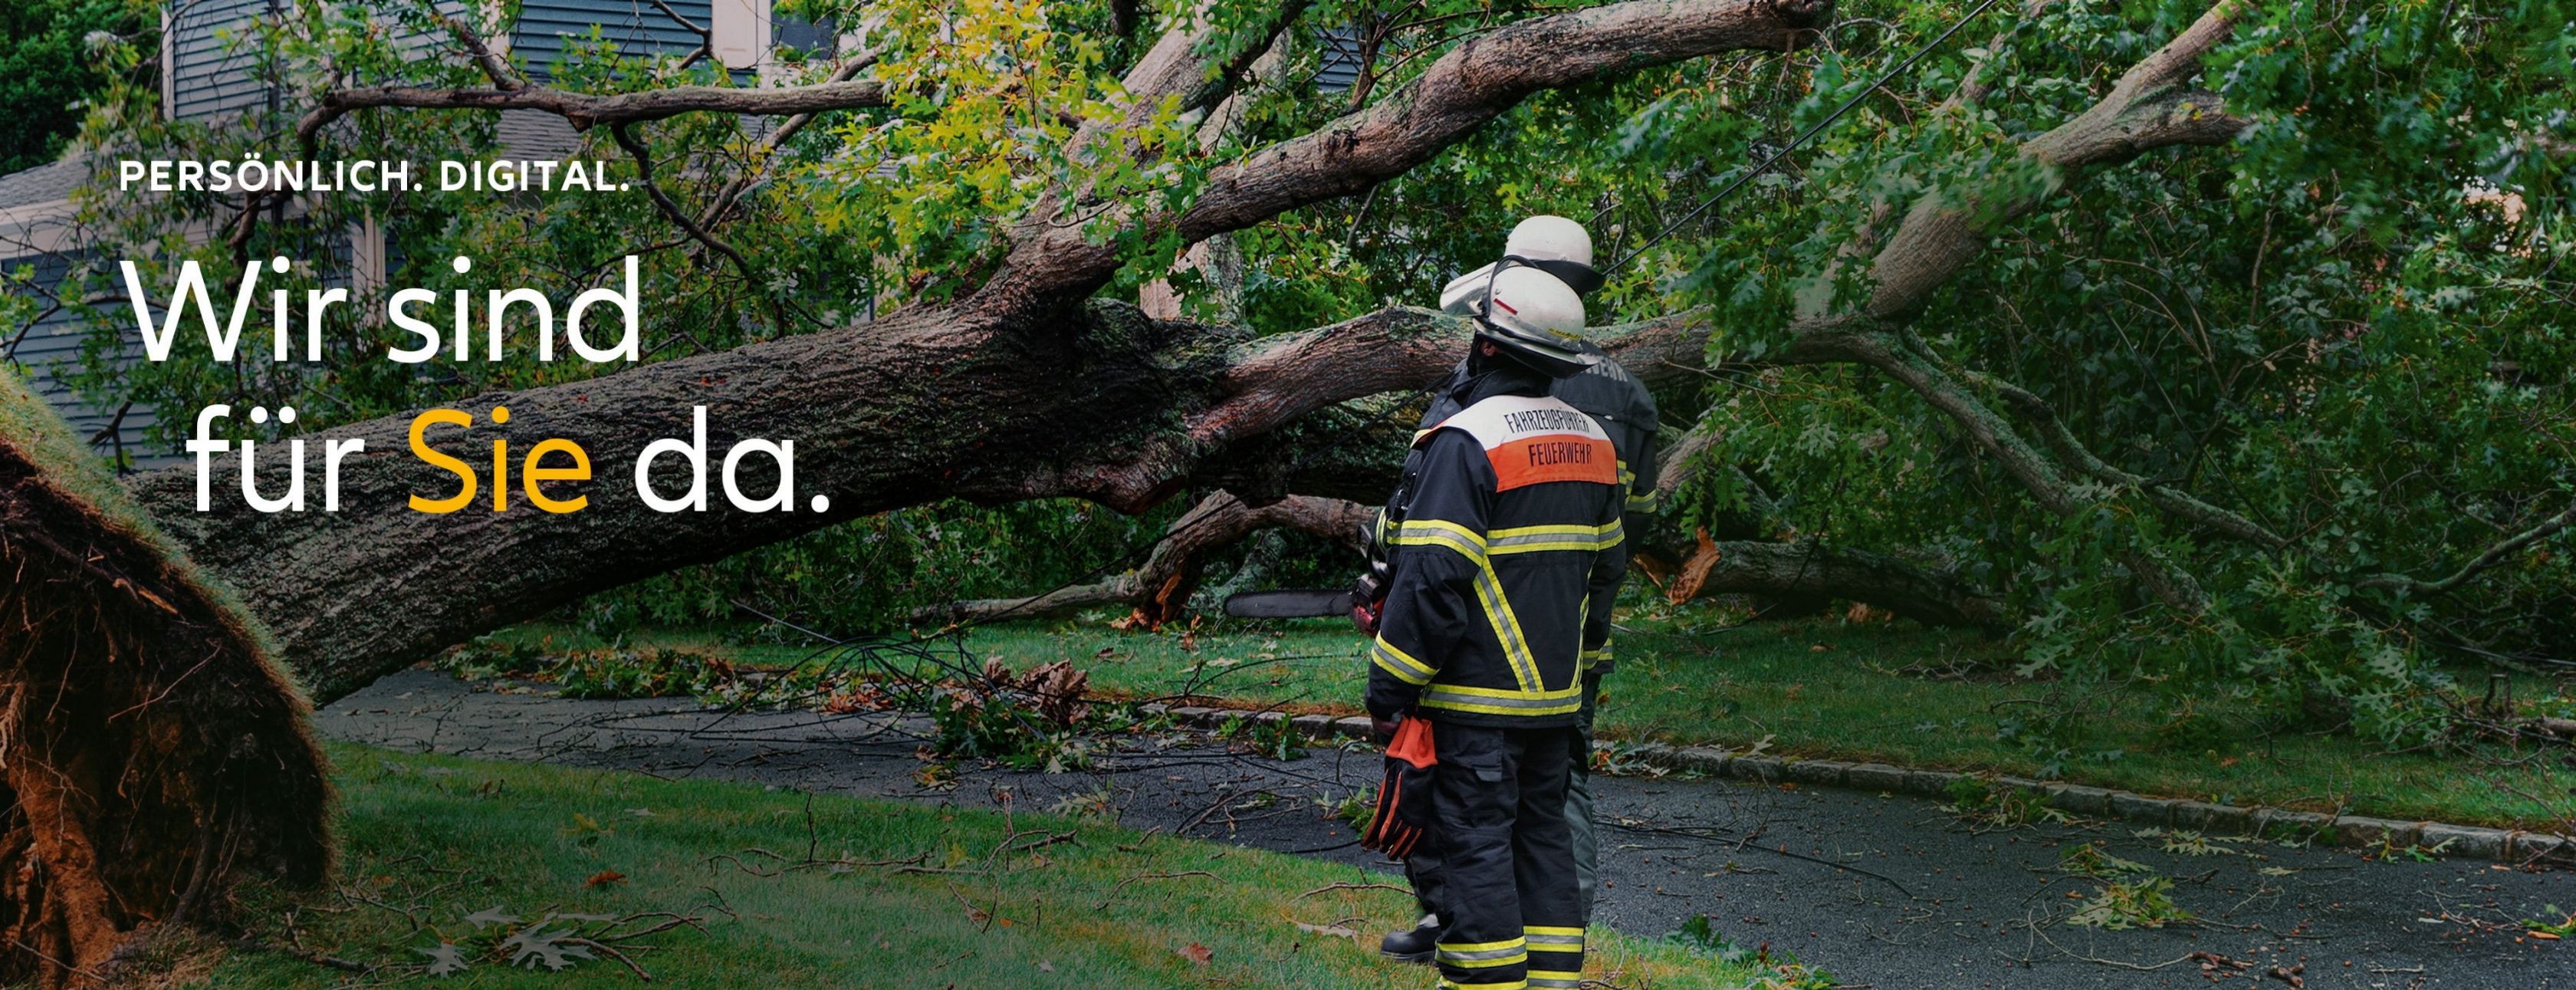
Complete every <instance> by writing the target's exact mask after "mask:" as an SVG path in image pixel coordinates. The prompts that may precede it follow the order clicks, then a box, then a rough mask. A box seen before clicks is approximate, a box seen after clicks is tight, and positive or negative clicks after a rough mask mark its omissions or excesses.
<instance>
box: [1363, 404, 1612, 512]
mask: <svg viewBox="0 0 2576 990" xmlns="http://www.w3.org/2000/svg"><path fill="white" fill-rule="evenodd" d="M1441 430H1459V431H1462V432H1464V433H1466V434H1467V435H1468V436H1472V437H1474V438H1476V442H1477V443H1478V444H1481V445H1483V447H1484V448H1485V457H1486V459H1487V460H1488V461H1491V462H1492V463H1493V466H1494V477H1495V479H1496V482H1495V486H1494V487H1495V490H1496V491H1510V490H1512V489H1514V488H1519V487H1521V486H1523V485H1535V484H1539V483H1542V482H1549V481H1590V482H1597V483H1600V484H1604V485H1615V484H1618V483H1619V455H1618V452H1617V449H1616V448H1614V447H1612V446H1611V444H1610V435H1609V434H1607V433H1604V432H1602V430H1601V424H1599V423H1595V422H1593V421H1592V417H1590V416H1586V415H1584V414H1583V413H1582V412H1581V411H1580V410H1577V409H1575V408H1574V407H1573V406H1569V405H1566V404H1565V403H1564V402H1563V401H1562V400H1559V399H1555V398H1551V397H1547V396H1534V395H1497V396H1494V397H1492V398H1488V399H1485V400H1484V401H1481V402H1478V403H1476V404H1475V405H1472V406H1469V407H1467V408H1465V409H1462V410H1459V411H1458V414H1457V415H1455V416H1451V417H1449V418H1448V419H1445V420H1442V421H1441V422H1440V425H1439V426H1435V427H1432V428H1431V429H1429V430H1425V431H1423V432H1422V434H1421V436H1419V437H1417V438H1415V440H1414V444H1415V445H1416V446H1420V445H1421V444H1423V443H1426V442H1428V441H1429V440H1430V439H1431V437H1432V436H1433V435H1434V434H1437V433H1438V432H1440V431H1441Z"/></svg>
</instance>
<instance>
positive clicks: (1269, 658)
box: [513, 611, 2576, 829]
mask: <svg viewBox="0 0 2576 990" xmlns="http://www.w3.org/2000/svg"><path fill="white" fill-rule="evenodd" d="M1620 623H1621V626H1622V627H1623V629H1624V630H1625V631H1623V632H1622V633H1621V634H1620V635H1619V637H1618V640H1617V644H1616V645H1617V649H1618V655H1619V672H1618V673H1617V674H1615V675H1613V677H1612V678H1611V680H1610V681H1609V682H1608V688H1607V693H1608V700H1607V702H1606V703H1605V704H1604V706H1603V708H1602V714H1601V727H1602V734H1603V735H1604V736H1605V737H1607V738H1611V739H1616V740H1625V741H1631V742H1636V741H1654V742H1667V743H1675V744H1714V745H1724V746H1732V747H1739V748H1740V747H1747V746H1752V745H1756V744H1760V743H1764V742H1765V741H1767V743H1768V748H1767V750H1766V752H1768V753H1771V754H1774V755H1787V756H1797V757H1807V758H1827V757H1830V758H1835V759H1848V760H1875V761H1882V762H1888V763H1897V764H1902V765H1906V766H1914V767H1931V768H1943V769H1953V770H1975V771H1986V772H1993V773H2004V774H2015V775H2021V776H2034V777H2051V778H2056V779H2065V780H2071V781H2076V782H2080V783H2087V784H2095V785H2099V786H2105V787H2115V788H2121V789H2126V790H2134V791H2139V792H2142V793H2149V794H2158V795H2165V796H2174V797H2190V798H2198V799H2202V800H2210V801H2218V802H2222V803H2228V804H2260V805H2266V806H2272V807H2289V808H2300V809H2305V810H2313V811H2334V810H2337V809H2341V810H2343V811H2345V812H2346V813H2349V814H2361V815H2376V816H2381V817H2387V818H2395V819H2400V820H2407V821H2413V820H2418V819H2432V820H2440V821H2448V822H2458V823H2467V824H2484V825H2494V826H2500V827H2524V828H2535V829H2540V828H2549V829H2555V828H2557V827H2559V825H2558V821H2559V818H2558V816H2560V815H2565V814H2570V813H2576V801H2571V800H2570V799H2569V797H2568V795H2569V793H2570V788H2571V786H2576V773H2571V772H2569V771H2568V770H2567V769H2565V768H2564V767H2563V766H2562V767H2560V768H2558V769H2554V770H2552V769H2547V768H2531V769H2521V770H2511V771H2494V770H2489V769H2486V768H2484V767H2482V766H2480V765H2478V764H2476V763H2474V762H2472V761H2468V760H2466V759H2463V758H2458V757H2444V756H2439V755H2434V754H2426V753H2412V754H2386V753H2382V752H2380V750H2381V748H2382V747H2379V746H2377V745H2375V744H2372V743H2368V742H2364V741H2361V740H2357V739H2354V738H2352V737H2350V736H2348V735H2342V734H2331V733H2329V734H2312V733H2306V732H2301V731H2297V730H2288V731H2275V732H2270V733H2265V732H2263V731H2260V730H2259V728H2258V726H2257V725H2256V723H2255V721H2254V719H2253V718H2252V713H2251V712H2250V711H2249V710H2247V709H2246V708H2245V707H2244V706H2242V705H2236V704H2230V703H2226V702H2209V701H2202V700H2195V701H2192V702H2188V703H2186V702H2184V701H2181V700H2179V699H2176V698H2173V697H2168V696H2163V695H2160V694H2158V693H2157V692H2155V691H2153V690H2149V689H2145V688H2140V687H2130V688H2123V689H2114V690H2110V691H2106V692H2098V693H2094V694H2091V695H2090V696H2087V697H2084V698H2079V699H2074V700H2073V701H2072V702H2070V700H2069V699H2067V698H2063V697H2058V696H2056V692H2057V690H2058V688H2059V687H2060V685H2058V684H2057V683H2055V682H2050V681H2034V680H2029V679H2022V678H2016V677H2014V676H2012V675H2011V674H2010V672H2009V669H2010V663H2011V658H2010V657H2009V656H2008V655H2007V651H2006V650H2005V649H2004V648H2003V647H2002V646H2001V645H1999V644H1997V643H1995V642H1993V641H1990V640H1987V639H1984V638H1982V637H1979V636H1976V635H1973V634H1969V633H1962V632H1954V631H1947V630H1932V629H1924V628H1921V627H1918V626H1914V625H1912V624H1910V623H1886V622H1869V623H1853V622H1847V621H1844V620H1842V619H1838V618H1820V619H1812V620H1803V621H1795V622H1769V623H1759V624H1754V625H1748V626H1742V627H1738V628H1734V629H1730V630H1727V631H1723V632H1714V633H1691V632H1688V631H1684V630H1682V629H1681V628H1679V627H1678V624H1677V623H1676V622H1674V621H1673V620H1671V619H1669V618H1667V617H1658V616H1647V615H1638V614H1633V613H1630V612H1625V611H1623V613H1622V617H1621V619H1620ZM1220 630H1222V631H1220ZM513 635H517V636H522V637H526V636H545V635H551V636H555V637H558V639H559V641H562V642H565V643H566V644H567V645H586V644H582V643H577V642H572V641H574V640H578V639H580V637H577V636H572V635H570V634H568V633H565V632H563V631H562V630H559V629H557V630H543V629H523V630H520V631H518V632H516V633H514V634H513ZM674 641H675V642H690V641H691V640H690V639H689V638H688V637H687V636H680V637H678V638H677V639H676V640H674ZM695 642H698V643H701V644H706V643H711V642H713V640H712V639H711V638H709V637H706V636H705V635H704V634H700V635H699V637H698V638H697V639H696V640H695ZM966 645H967V647H968V650H969V652H970V653H971V654H972V655H973V656H975V657H977V658H981V657H992V656H998V657H1001V658H1002V659H1003V660H1004V662H1006V663H1008V664H1009V665H1010V666H1011V667H1013V668H1014V669H1026V668H1028V667H1030V666H1033V665H1036V664H1040V663H1045V662H1048V661H1052V660H1056V659H1064V658H1070V659H1072V660H1073V661H1074V662H1075V664H1076V665H1077V666H1079V667H1081V668H1083V669H1084V670H1086V671H1089V672H1090V675H1091V684H1092V687H1093V688H1094V689H1095V690H1098V691H1105V692H1109V693H1113V694H1118V695H1123V696H1127V697H1133V698H1161V697H1171V696H1176V695H1181V694H1184V693H1189V694H1193V695H1196V696H1200V697H1207V698H1221V699H1224V700H1225V701H1227V702H1229V703H1237V704H1257V705H1265V706H1278V707H1282V708H1287V709H1290V710H1296V711H1314V712H1328V713H1334V714H1354V713H1357V712H1358V710H1359V709H1358V707H1357V701H1358V699H1359V697H1360V693H1361V688H1362V685H1363V683H1364V681H1365V678H1366V676H1367V671H1366V668H1365V666H1364V663H1365V661H1364V660H1363V659H1362V658H1361V651H1362V650H1363V649H1364V647H1365V643H1364V642H1363V641H1362V640H1361V639H1360V638H1359V637H1358V636H1357V635H1356V634H1355V633H1353V632H1352V631H1351V627H1350V624H1349V623H1348V622H1345V621H1343V620H1339V619H1309V620H1296V621H1289V622H1274V623H1262V624H1250V623H1232V624H1229V625H1226V626H1223V627H1213V628H1209V629H1202V630H1199V631H1195V632H1193V631H1188V630H1179V629H1168V628H1167V629H1166V630H1165V631H1162V632H1158V633H1131V632H1121V631H1118V630H1115V629H1111V628H1109V627H1108V626H1107V625H1106V624H1105V623H1103V622H1099V621H1058V622H1051V623H1036V622H1026V623H1011V624H1004V625H997V626H989V627H984V628H982V629H978V630H976V631H975V632H974V634H973V637H972V638H971V639H970V640H969V641H968V643H967V644H966ZM750 649H753V650H758V651H760V652H758V653H746V654H744V655H742V656H741V659H744V660H747V661H750V662H755V663H758V662H780V663H787V662H793V661H795V660H796V659H798V658H801V657H802V656H804V655H805V654H804V651H802V650H782V649H777V648H750ZM2526 680H2527V679H2526ZM2555 689H2556V690H2557V691H2559V692H2560V693H2561V694H2562V695H2566V694H2568V693H2569V692H2570V691H2571V690H2576V689H2572V688H2571V687H2570V686H2569V685H2568V684H2566V683H2561V684H2559V685H2556V686H2555ZM2543 693H2545V692H2535V691H2534V689H2533V688H2532V687H2531V686H2529V685H2528V684H2526V686H2525V687H2524V688H2523V694H2524V696H2525V697H2526V698H2529V697H2535V696H2538V695H2540V694H2543ZM2052 717H2061V718H2066V719H2068V720H2069V721H2068V725H2069V726H2071V727H2072V728H2073V729H2074V731H2075V737H2074V743H2075V745H2072V746H2066V747H2062V748H2063V750H2064V751H2063V752H2060V751H2057V750H2058V749H2059V748H2060V747H2048V748H2046V749H2045V750H2043V749H2042V748H2040V747H2037V746H2035V745H2034V744H2033V743H2032V742H2030V738H2031V736H2032V730H2034V729H2036V728H2037V727H2038V725H2039V723H2040V722H2041V721H2042V720H2043V719H2048V718H2052ZM2515 791H2519V792H2521V793H2520V794H2517V793H2514V792H2515ZM2535 799H2538V800H2535ZM2544 801H2545V802H2547V803H2544ZM2553 806H2554V807H2553Z"/></svg>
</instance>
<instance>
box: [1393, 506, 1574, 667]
mask: <svg viewBox="0 0 2576 990" xmlns="http://www.w3.org/2000/svg"><path fill="white" fill-rule="evenodd" d="M1395 542H1396V543H1397V544H1399V545H1403V546H1430V545H1433V544H1437V545H1440V546H1445V547H1448V548H1449V549H1452V550H1455V551H1458V552H1459V553H1460V554H1462V555H1464V556H1465V557H1466V558H1467V559H1468V560H1471V561H1474V562H1475V564H1476V576H1475V581H1474V583H1475V587H1476V604H1477V605H1478V606H1480V607H1482V608H1483V609H1484V611H1485V622H1486V623H1487V624H1488V625H1491V626H1493V627H1494V639H1495V640H1496V641H1497V642H1499V643H1501V644H1502V647H1503V660H1504V662H1505V663H1507V664H1509V665H1510V666H1511V668H1512V679H1513V680H1514V681H1516V682H1518V683H1519V684H1520V686H1521V688H1522V689H1523V690H1527V691H1536V690H1538V689H1539V687H1540V685H1541V681H1540V680H1539V673H1538V659H1537V658H1536V657H1533V656H1531V655H1530V648H1529V638H1528V637H1527V636H1525V635H1523V634H1522V633H1521V620H1520V617H1519V616H1517V615H1514V614H1512V603H1511V601H1510V600H1508V599H1506V598H1504V597H1503V579H1502V578H1501V577H1500V576H1498V575H1496V574H1495V573H1494V564H1493V561H1491V560H1489V559H1487V558H1486V556H1485V537H1484V535H1483V534H1480V533H1477V532H1476V531H1474V530H1471V529H1468V528H1467V527H1465V526H1461V525H1459V524H1457V523H1453V522H1449V521H1447V520H1445V519H1407V520H1405V521H1404V530H1403V531H1402V532H1400V533H1398V534H1396V537H1395Z"/></svg>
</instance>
